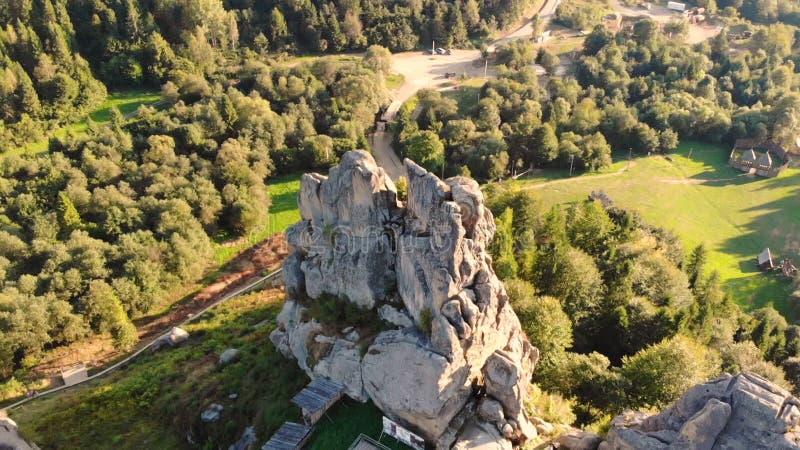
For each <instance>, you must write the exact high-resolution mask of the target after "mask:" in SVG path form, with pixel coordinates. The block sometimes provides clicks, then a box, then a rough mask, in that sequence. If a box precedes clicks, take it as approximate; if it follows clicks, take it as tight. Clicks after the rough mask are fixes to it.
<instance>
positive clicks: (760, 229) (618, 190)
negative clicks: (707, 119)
mask: <svg viewBox="0 0 800 450" xmlns="http://www.w3.org/2000/svg"><path fill="white" fill-rule="evenodd" d="M690 151H691V157H690V156H689V152H690ZM729 151H730V149H728V148H727V147H725V146H718V145H709V144H704V143H697V142H685V143H683V144H681V146H680V148H679V149H678V151H677V152H676V153H675V154H672V155H670V156H669V159H671V161H670V160H668V159H666V158H664V157H663V156H651V157H640V158H635V159H634V161H633V163H632V166H631V167H630V168H629V169H628V170H624V169H626V167H627V165H628V163H627V161H625V160H622V161H618V162H616V163H615V164H614V166H613V167H612V168H610V169H607V170H606V171H604V172H603V173H601V174H588V175H582V176H578V177H573V178H570V179H564V178H565V177H567V176H568V174H567V173H566V171H563V170H558V171H552V172H551V171H544V172H541V173H538V174H535V175H534V176H533V177H532V178H529V179H526V180H520V181H518V183H520V184H522V185H523V186H524V187H525V188H530V189H534V190H535V191H536V192H538V193H539V195H540V196H541V197H542V199H543V201H544V203H545V204H546V205H553V204H564V203H570V202H575V201H580V200H583V199H585V198H586V197H587V195H588V194H589V193H590V192H591V191H592V190H600V189H602V190H605V191H606V193H607V194H608V195H609V196H610V197H611V199H612V200H613V201H614V202H615V204H616V205H617V206H620V207H623V208H626V209H632V210H636V211H639V212H640V213H641V215H642V217H643V218H644V219H645V220H646V221H648V222H650V223H652V224H654V225H658V226H662V227H665V228H668V229H671V230H673V231H675V232H676V233H677V234H678V236H680V238H681V239H682V241H683V243H684V246H685V247H686V250H687V253H688V252H689V251H691V249H692V248H693V247H694V246H696V245H698V244H700V243H705V244H706V245H707V247H708V249H709V250H710V255H709V269H714V270H717V271H719V273H720V275H721V276H722V278H723V280H724V284H725V286H726V288H727V289H728V290H729V292H730V293H731V294H732V296H733V298H734V299H735V300H736V302H737V303H738V304H739V305H741V306H742V307H744V308H745V309H747V310H750V309H754V308H758V307H762V306H766V305H772V306H774V307H775V308H776V309H778V310H779V311H781V312H782V313H783V314H784V315H786V316H787V317H790V318H791V317H793V312H792V308H791V305H790V304H789V298H788V297H789V294H790V282H789V280H788V279H786V278H784V277H783V276H782V275H778V274H775V273H769V274H767V273H762V272H761V271H759V270H758V268H757V267H756V264H755V262H754V261H755V258H756V255H758V253H760V252H761V251H762V250H763V249H764V248H765V247H770V248H771V249H772V251H773V253H774V254H776V258H780V257H783V256H788V257H791V258H793V259H794V260H795V261H800V196H798V194H800V170H797V169H790V170H788V171H786V172H785V173H784V174H783V175H782V176H780V177H779V178H773V179H764V178H752V177H749V176H746V175H744V174H742V173H741V172H739V171H737V170H734V169H732V168H730V167H728V165H727V161H728V155H729ZM625 156H627V155H625ZM777 262H780V261H779V260H778V261H777Z"/></svg>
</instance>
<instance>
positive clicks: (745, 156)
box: [742, 148, 758, 162]
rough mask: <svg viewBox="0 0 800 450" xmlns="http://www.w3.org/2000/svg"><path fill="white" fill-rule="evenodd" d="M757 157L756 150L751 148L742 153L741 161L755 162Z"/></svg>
mask: <svg viewBox="0 0 800 450" xmlns="http://www.w3.org/2000/svg"><path fill="white" fill-rule="evenodd" d="M757 159H758V156H756V151H755V150H753V149H752V148H751V149H750V150H747V151H746V152H744V153H742V161H750V162H756V160H757Z"/></svg>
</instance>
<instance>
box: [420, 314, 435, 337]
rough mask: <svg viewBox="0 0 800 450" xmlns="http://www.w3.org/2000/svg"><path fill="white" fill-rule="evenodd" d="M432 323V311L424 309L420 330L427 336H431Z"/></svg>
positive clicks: (421, 315)
mask: <svg viewBox="0 0 800 450" xmlns="http://www.w3.org/2000/svg"><path fill="white" fill-rule="evenodd" d="M432 322H433V314H432V313H431V310H430V309H428V308H423V309H422V311H420V313H419V329H420V330H422V332H423V333H425V334H426V335H428V336H430V335H431V326H432Z"/></svg>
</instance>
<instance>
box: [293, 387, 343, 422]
mask: <svg viewBox="0 0 800 450" xmlns="http://www.w3.org/2000/svg"><path fill="white" fill-rule="evenodd" d="M344 389H345V387H344V385H342V384H339V383H336V382H334V381H331V380H328V379H325V378H322V377H320V378H317V379H315V380H314V381H312V382H311V383H309V384H308V386H306V387H305V388H303V390H302V391H300V392H298V393H297V395H295V396H294V398H292V403H294V404H295V405H297V406H299V407H300V409H301V410H302V411H303V421H304V422H305V423H306V424H308V425H313V424H315V423H317V422H318V421H319V419H321V418H322V415H323V414H325V411H327V410H328V409H330V407H331V406H333V404H334V403H336V402H338V401H339V399H341V398H342V397H343V396H344Z"/></svg>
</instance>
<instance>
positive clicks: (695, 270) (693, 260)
mask: <svg viewBox="0 0 800 450" xmlns="http://www.w3.org/2000/svg"><path fill="white" fill-rule="evenodd" d="M707 260H708V250H707V249H706V246H705V244H700V245H698V246H697V247H695V248H694V250H692V254H691V255H689V260H688V261H687V264H686V275H688V276H689V284H690V285H691V286H692V287H694V286H696V285H697V281H698V280H700V279H702V278H703V272H704V271H705V267H706V261H707Z"/></svg>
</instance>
